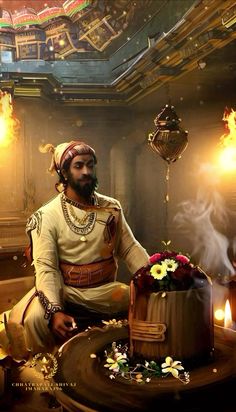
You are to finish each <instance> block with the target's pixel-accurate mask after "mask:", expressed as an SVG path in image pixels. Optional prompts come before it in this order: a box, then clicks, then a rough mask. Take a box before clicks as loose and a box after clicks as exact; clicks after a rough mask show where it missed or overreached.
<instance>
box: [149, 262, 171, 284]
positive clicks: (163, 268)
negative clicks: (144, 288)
mask: <svg viewBox="0 0 236 412" xmlns="http://www.w3.org/2000/svg"><path fill="white" fill-rule="evenodd" d="M150 273H151V275H152V276H153V277H154V279H158V280H161V279H163V278H164V277H165V276H166V275H167V265H166V264H165V263H164V262H162V263H161V264H156V265H153V266H152V267H151V270H150Z"/></svg>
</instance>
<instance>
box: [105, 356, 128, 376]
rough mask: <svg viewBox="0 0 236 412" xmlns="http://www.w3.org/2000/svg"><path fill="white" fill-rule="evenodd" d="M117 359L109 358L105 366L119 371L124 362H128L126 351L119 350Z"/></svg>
mask: <svg viewBox="0 0 236 412" xmlns="http://www.w3.org/2000/svg"><path fill="white" fill-rule="evenodd" d="M114 358H115V359H112V358H107V363H106V364H105V365H104V367H105V368H109V370H113V371H114V372H119V370H120V366H121V364H122V363H126V362H127V359H126V358H127V355H126V354H125V353H123V354H122V353H120V352H117V353H116V354H115V356H114Z"/></svg>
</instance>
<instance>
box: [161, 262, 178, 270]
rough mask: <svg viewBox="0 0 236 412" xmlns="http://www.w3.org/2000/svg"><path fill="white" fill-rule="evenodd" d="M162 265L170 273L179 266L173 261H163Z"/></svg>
mask: <svg viewBox="0 0 236 412" xmlns="http://www.w3.org/2000/svg"><path fill="white" fill-rule="evenodd" d="M164 263H165V264H166V266H167V270H169V271H170V272H174V271H175V270H176V269H177V267H178V266H179V265H178V263H177V262H175V261H174V260H173V259H165V260H164Z"/></svg>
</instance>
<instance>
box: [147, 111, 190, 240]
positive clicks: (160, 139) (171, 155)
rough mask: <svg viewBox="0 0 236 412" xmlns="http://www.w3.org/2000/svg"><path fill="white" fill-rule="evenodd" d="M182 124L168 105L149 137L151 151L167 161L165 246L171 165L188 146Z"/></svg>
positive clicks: (158, 117) (186, 133) (185, 131)
mask: <svg viewBox="0 0 236 412" xmlns="http://www.w3.org/2000/svg"><path fill="white" fill-rule="evenodd" d="M180 122H181V119H180V118H179V117H178V115H177V114H176V112H175V108H174V106H171V105H168V104H166V105H165V107H164V108H162V110H161V111H160V113H159V114H158V115H157V116H156V118H155V120H154V124H155V126H156V129H155V131H154V132H152V133H149V135H148V144H149V146H150V147H151V149H152V150H153V151H154V152H155V153H157V154H158V155H159V156H160V157H161V158H162V159H164V160H165V161H166V176H165V181H166V193H165V200H164V203H165V219H164V230H165V236H164V237H165V240H164V241H163V243H164V245H165V246H166V245H167V244H169V243H170V241H169V240H168V204H169V179H170V163H173V162H175V161H176V160H178V159H179V158H180V157H181V155H182V153H183V152H184V150H185V149H186V147H187V145H188V131H187V130H183V129H182V128H181V127H180V125H179V124H180Z"/></svg>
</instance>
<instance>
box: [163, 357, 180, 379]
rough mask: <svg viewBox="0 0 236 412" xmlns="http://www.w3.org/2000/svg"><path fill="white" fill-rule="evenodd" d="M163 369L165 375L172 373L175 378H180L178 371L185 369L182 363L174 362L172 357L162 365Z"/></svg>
mask: <svg viewBox="0 0 236 412" xmlns="http://www.w3.org/2000/svg"><path fill="white" fill-rule="evenodd" d="M161 367H162V372H163V373H168V372H170V373H171V374H172V375H173V376H174V377H175V378H178V376H179V372H178V371H179V370H183V369H184V368H183V366H182V365H181V362H180V361H174V360H173V359H172V358H171V357H170V356H167V358H166V359H165V363H162V365H161Z"/></svg>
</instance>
